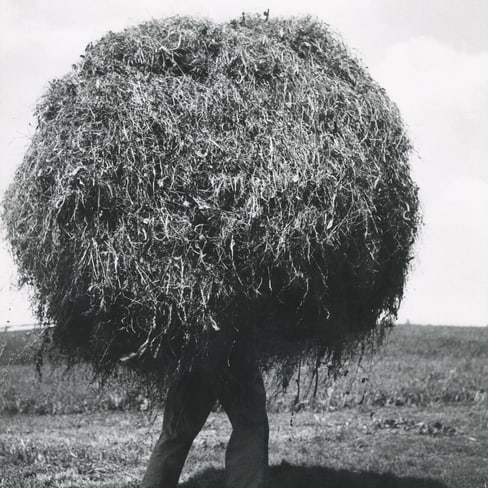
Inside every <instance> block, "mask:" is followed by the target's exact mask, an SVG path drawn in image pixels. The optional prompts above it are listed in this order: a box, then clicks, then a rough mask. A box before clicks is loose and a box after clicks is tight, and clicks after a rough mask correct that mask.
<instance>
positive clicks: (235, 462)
mask: <svg viewBox="0 0 488 488" xmlns="http://www.w3.org/2000/svg"><path fill="white" fill-rule="evenodd" d="M217 400H218V401H219V402H220V404H221V405H222V408H223V409H224V411H225V412H226V414H227V415H228V417H229V419H230V422H231V424H232V435H231V437H230V440H229V444H228V446H227V451H226V455H225V487H226V488H263V487H265V486H266V478H267V470H268V432H269V429H268V417H267V414H266V392H265V389H264V384H263V379H262V376H261V373H260V371H259V368H258V366H257V364H256V361H254V359H251V358H249V357H246V355H244V354H235V355H234V357H231V358H230V362H229V363H227V364H225V366H220V367H216V366H215V365H212V364H211V363H210V362H205V361H200V362H199V364H197V365H195V366H194V367H192V369H191V370H190V371H189V372H188V373H186V374H184V375H183V376H182V377H181V378H179V379H178V380H177V381H175V382H174V383H173V385H172V386H171V387H170V389H169V391H168V396H167V400H166V407H165V410H164V420H163V430H162V433H161V436H160V437H159V439H158V441H157V442H156V445H155V447H154V450H153V452H152V455H151V458H150V460H149V465H148V467H147V470H146V473H145V475H144V479H143V481H142V485H141V488H174V487H176V486H177V484H178V479H179V477H180V474H181V470H182V469H183V464H184V462H185V459H186V457H187V455H188V451H189V450H190V447H191V445H192V442H193V439H194V438H195V437H196V435H197V434H198V432H200V430H201V428H202V427H203V424H204V423H205V420H206V419H207V417H208V415H209V413H210V411H211V410H212V407H213V406H214V405H215V403H216V401H217Z"/></svg>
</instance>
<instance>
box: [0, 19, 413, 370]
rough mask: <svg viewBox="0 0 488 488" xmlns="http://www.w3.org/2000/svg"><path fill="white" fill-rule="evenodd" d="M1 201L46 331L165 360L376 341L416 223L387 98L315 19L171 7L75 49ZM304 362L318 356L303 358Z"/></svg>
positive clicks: (135, 358) (105, 363)
mask: <svg viewBox="0 0 488 488" xmlns="http://www.w3.org/2000/svg"><path fill="white" fill-rule="evenodd" d="M36 114H37V119H38V126H37V130H36V132H35V134H34V136H33V138H32V142H31V145H30V147H29V149H28V151H27V153H26V155H25V158H24V160H23V163H22V164H21V166H20V167H19V169H18V171H17V173H16V176H15V180H14V182H13V183H12V185H11V186H10V188H9V190H8V191H7V193H6V196H5V199H4V213H3V219H4V221H5V223H6V231H7V237H8V240H9V242H10V244H11V248H12V250H13V253H14V256H15V259H16V262H17V265H18V268H19V272H20V276H21V279H22V281H23V282H24V283H28V284H30V285H31V286H32V287H33V290H34V293H35V302H36V304H37V311H38V315H39V318H40V319H41V320H42V322H43V323H52V324H54V325H55V327H54V336H53V341H54V343H55V344H56V345H57V346H58V348H60V349H61V350H62V351H63V352H64V353H65V354H67V355H68V356H71V357H88V358H89V359H90V360H91V361H92V362H94V363H95V364H96V365H97V366H99V367H111V366H112V365H113V364H114V363H116V362H118V361H120V360H123V361H126V362H128V363H129V364H133V365H135V366H136V367H141V366H143V367H145V368H147V369H148V370H158V371H170V370H172V369H175V368H178V367H181V366H182V365H185V364H188V360H189V358H192V357H194V356H195V355H199V354H205V353H206V352H207V351H208V350H209V348H210V349H211V348H212V347H213V345H217V344H218V347H222V348H223V349H222V350H223V351H224V352H225V351H228V350H229V349H230V348H232V347H233V346H232V345H233V344H235V342H236V341H239V340H243V338H244V337H247V338H249V337H252V338H253V340H254V341H255V346H256V348H257V350H258V354H259V357H260V358H261V359H262V360H263V361H268V362H269V361H271V362H272V363H273V362H275V361H276V360H278V359H279V358H280V357H286V358H288V359H290V358H294V357H299V356H302V355H304V354H305V356H307V355H308V356H310V355H312V354H318V358H320V357H321V356H324V357H329V358H334V361H335V362H336V363H337V364H338V363H339V362H340V360H341V358H343V357H344V355H345V354H346V353H347V351H348V350H349V348H350V346H351V345H352V344H357V343H358V342H359V343H362V344H367V343H368V341H374V340H375V338H378V337H381V331H382V328H383V327H384V324H385V323H387V322H388V320H389V319H390V318H392V317H394V316H395V314H396V312H397V309H398V305H399V302H400V299H401V297H402V293H403V288H404V283H405V278H406V274H407V270H408V263H409V261H410V259H411V255H412V245H413V242H414V239H415V237H416V232H417V227H418V221H419V216H418V200H417V188H416V186H415V185H414V184H413V183H412V180H411V178H410V171H409V164H408V158H409V153H410V149H411V147H410V143H409V140H408V138H407V136H406V133H405V130H404V126H403V124H402V121H401V118H400V115H399V113H398V110H397V108H396V106H395V105H394V104H393V103H392V102H391V101H390V100H389V99H388V97H387V96H386V94H385V92H384V90H383V89H382V88H380V87H379V86H378V85H377V84H376V83H375V82H374V81H373V80H372V79H371V77H370V76H369V74H368V73H367V72H366V70H365V69H364V68H363V67H362V66H361V64H360V63H359V62H358V60H356V59H355V58H354V57H353V56H352V55H351V54H350V53H349V52H348V51H347V49H346V48H345V47H344V45H343V44H342V42H341V41H340V40H339V39H338V38H337V37H336V36H335V35H334V34H333V33H332V32H331V31H330V30H329V28H328V26H327V25H325V24H323V23H321V22H319V21H316V20H313V19H310V18H305V19H287V20H285V19H274V20H273V19H270V20H269V21H267V22H265V21H264V20H263V19H260V18H258V17H247V18H245V19H242V20H241V21H234V22H231V23H229V24H215V23H212V22H210V21H206V20H195V19H192V18H185V17H183V18H182V17H175V18H169V19H164V20H161V21H154V22H149V23H145V24H142V25H139V26H136V27H133V28H129V29H126V30H124V31H123V32H121V33H109V34H107V35H106V36H105V37H103V38H102V39H100V40H99V41H98V42H96V43H93V44H90V45H88V46H87V48H86V51H85V53H84V55H83V56H82V57H81V60H80V61H79V62H78V63H77V64H76V65H74V67H73V70H72V71H71V72H70V73H69V74H67V75H66V76H64V77H63V78H60V79H57V80H54V81H53V82H51V84H50V87H49V89H48V91H47V93H46V94H45V96H44V97H43V98H42V99H41V100H40V103H39V105H38V107H37V111H36ZM314 357H315V356H314Z"/></svg>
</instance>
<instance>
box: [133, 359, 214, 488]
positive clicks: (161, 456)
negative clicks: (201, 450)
mask: <svg viewBox="0 0 488 488" xmlns="http://www.w3.org/2000/svg"><path fill="white" fill-rule="evenodd" d="M215 402H216V393H215V387H214V385H213V384H212V382H211V374H210V373H209V371H207V369H206V368H203V367H201V368H197V369H195V370H193V371H191V372H189V373H186V374H185V375H183V376H182V377H181V378H179V379H178V381H176V382H175V383H174V384H173V385H172V386H171V387H170V389H169V391H168V396H167V399H166V406H165V410H164V420H163V430H162V433H161V436H160V437H159V439H158V441H157V442H156V445H155V447H154V450H153V452H152V454H151V458H150V459H149V465H148V467H147V470H146V473H145V475H144V479H143V480H142V485H141V488H175V487H176V486H177V485H178V479H179V477H180V474H181V470H182V469H183V464H184V463H185V459H186V457H187V455H188V451H189V450H190V447H191V444H192V442H193V439H194V438H195V437H196V435H197V434H198V432H200V430H201V428H202V427H203V424H204V423H205V420H206V419H207V417H208V415H209V413H210V411H211V410H212V407H213V406H214V404H215Z"/></svg>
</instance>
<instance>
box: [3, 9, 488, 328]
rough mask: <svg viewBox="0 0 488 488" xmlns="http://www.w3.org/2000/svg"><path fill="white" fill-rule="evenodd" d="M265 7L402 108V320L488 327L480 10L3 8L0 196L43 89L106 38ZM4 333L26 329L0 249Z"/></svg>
mask: <svg viewBox="0 0 488 488" xmlns="http://www.w3.org/2000/svg"><path fill="white" fill-rule="evenodd" d="M267 8H269V9H270V12H271V15H272V16H283V15H291V14H307V13H308V14H312V15H315V16H317V17H319V18H320V19H322V20H324V21H325V22H327V23H329V24H330V25H331V26H332V27H333V28H334V29H335V30H337V31H338V32H340V33H341V34H342V36H343V37H344V39H345V40H346V42H347V43H348V45H349V46H350V47H351V48H353V50H354V51H355V52H356V53H357V54H358V55H359V56H360V57H361V58H362V59H363V61H364V63H365V64H366V66H368V67H369V69H370V71H371V73H372V75H373V76H374V77H375V78H376V79H377V81H379V82H380V84H382V85H383V86H384V87H385V88H386V90H387V91H388V93H389V94H390V96H391V98H393V100H394V101H395V102H396V103H397V104H398V105H399V107H400V110H401V111H402V113H403V116H404V119H405V121H406V123H407V125H408V128H409V132H410V135H411V137H412V139H413V142H414V144H415V147H416V152H417V156H416V157H415V158H414V159H413V160H412V168H413V174H414V178H415V179H416V181H417V183H418V185H419V187H420V191H421V200H422V205H423V212H424V221H425V225H424V227H423V230H422V234H421V238H420V240H419V243H418V245H417V252H416V255H417V257H416V260H415V262H414V264H413V269H412V272H411V276H410V280H409V284H408V288H407V290H406V295H405V300H404V302H403V305H402V308H401V311H400V317H399V318H400V320H401V321H406V320H409V321H411V322H413V323H431V324H448V325H456V324H457V325H488V28H487V27H486V26H487V24H488V0H463V1H460V0H321V1H311V0H310V1H307V0H300V1H291V0H266V1H263V2H259V1H254V0H252V1H245V0H242V1H234V2H228V1H224V0H214V1H192V0H178V1H163V0H137V1H134V0H117V1H115V0H85V1H83V2H80V1H79V0H77V1H76V2H75V1H71V0H69V1H68V0H1V3H0V154H1V156H0V157H1V164H0V192H2V193H3V191H4V189H5V188H6V186H7V185H8V183H9V182H10V181H11V178H12V175H13V171H14V170H15V167H16V166H17V165H18V164H19V162H20V161H21V159H22V155H23V152H24V150H25V147H26V145H27V144H28V141H29V136H30V134H32V130H33V129H32V125H31V124H32V120H31V114H32V112H33V109H34V106H35V103H36V100H37V99H38V98H39V96H40V95H41V94H42V93H43V92H44V91H45V89H46V86H47V83H48V81H49V80H50V79H52V78H55V77H58V76H61V75H63V74H64V73H66V72H67V71H68V70H69V69H70V67H71V65H72V64H73V63H74V62H76V61H77V59H78V56H79V55H80V54H81V53H82V52H83V51H84V48H85V46H86V44H88V42H90V41H93V40H95V39H97V38H99V37H100V36H102V35H103V34H104V33H105V32H107V31H109V30H112V31H117V30H120V29H122V28H124V27H125V26H128V25H132V24H135V23H137V22H140V21H143V20H147V19H151V18H159V17H164V16H168V15H173V14H191V15H200V16H205V17H209V18H212V19H216V20H227V19H230V18H232V17H237V16H239V15H240V13H241V12H242V11H243V10H245V11H247V12H262V11H263V10H265V9H267ZM0 304H1V307H0V327H1V326H2V325H4V324H5V323H6V322H7V321H9V322H10V323H25V322H32V321H33V318H32V317H31V315H30V312H29V307H28V304H27V299H26V293H25V292H24V293H20V292H18V291H16V289H15V271H14V266H13V263H12V261H11V258H10V256H9V254H8V252H7V250H6V249H5V246H4V245H3V244H2V246H0Z"/></svg>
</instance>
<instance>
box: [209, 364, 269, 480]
mask: <svg viewBox="0 0 488 488" xmlns="http://www.w3.org/2000/svg"><path fill="white" fill-rule="evenodd" d="M228 372H229V373H230V374H229V375H228V378H227V379H226V381H225V383H224V384H223V386H222V387H221V391H220V392H219V396H218V398H219V401H220V403H221V405H222V407H223V409H224V410H225V412H226V413H227V415H228V416H229V419H230V421H231V424H232V435H231V438H230V441H229V444H228V446H227V451H226V456H225V487H226V488H263V487H265V486H266V484H267V476H268V436H269V427H268V416H267V413H266V391H265V388H264V383H263V378H262V376H261V372H260V371H259V368H258V366H257V364H256V362H255V361H254V360H253V359H249V358H246V357H243V356H242V355H240V356H239V355H238V356H237V357H235V358H234V360H233V362H232V363H231V365H230V367H229V371H228Z"/></svg>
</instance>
